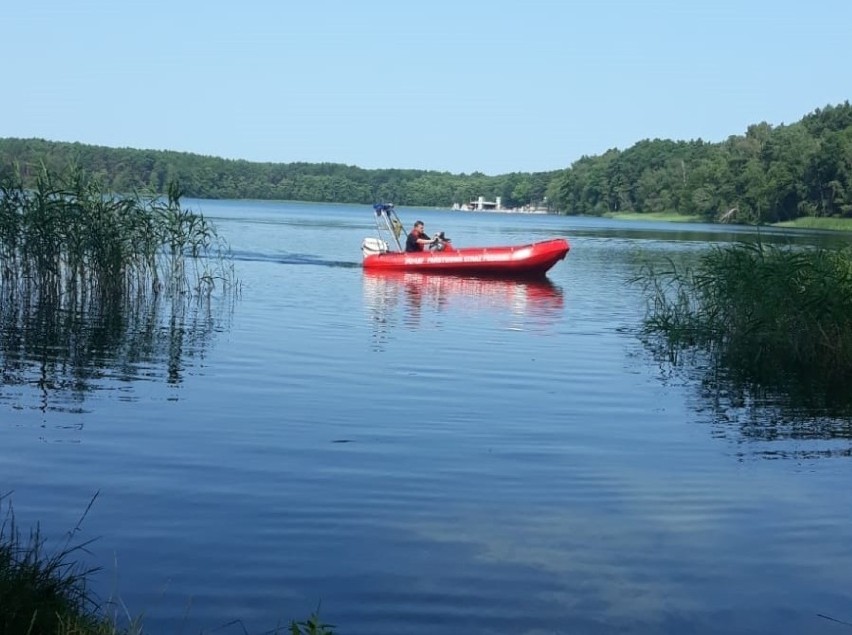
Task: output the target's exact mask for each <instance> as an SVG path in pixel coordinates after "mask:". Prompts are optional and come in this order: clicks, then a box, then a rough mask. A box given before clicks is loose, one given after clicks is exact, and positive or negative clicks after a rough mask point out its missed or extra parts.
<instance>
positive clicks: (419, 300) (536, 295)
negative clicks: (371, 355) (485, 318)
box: [364, 270, 565, 343]
mask: <svg viewBox="0 0 852 635" xmlns="http://www.w3.org/2000/svg"><path fill="white" fill-rule="evenodd" d="M364 301H365V305H366V307H367V309H368V311H369V313H370V316H371V319H372V322H373V325H374V332H375V335H376V340H377V343H380V342H384V341H386V340H387V339H388V337H389V335H390V333H391V331H392V329H393V328H394V327H396V326H398V324H399V323H401V325H402V326H403V327H404V328H408V329H417V328H420V327H421V325H422V323H423V320H424V319H425V318H426V317H427V316H428V315H430V314H439V313H441V312H443V311H448V310H458V311H469V312H475V313H479V312H485V311H491V312H493V313H494V314H497V315H501V316H509V317H510V318H512V320H511V322H510V328H517V329H519V330H527V329H531V328H535V327H540V326H542V325H547V324H552V323H553V322H555V320H556V319H557V318H558V317H559V316H561V315H562V312H563V308H564V304H565V301H564V298H563V293H562V289H561V288H560V287H559V286H557V285H555V284H553V282H551V281H550V280H548V279H547V278H543V279H537V280H500V279H494V278H477V277H470V276H452V275H436V274H424V273H418V272H410V271H369V270H365V271H364Z"/></svg>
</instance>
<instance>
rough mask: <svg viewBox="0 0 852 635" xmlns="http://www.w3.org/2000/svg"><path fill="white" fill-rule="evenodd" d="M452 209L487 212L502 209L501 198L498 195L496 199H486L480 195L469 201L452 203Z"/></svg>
mask: <svg viewBox="0 0 852 635" xmlns="http://www.w3.org/2000/svg"><path fill="white" fill-rule="evenodd" d="M453 209H454V210H459V211H462V212H488V211H497V210H502V209H503V200H502V199H501V198H500V197H499V196H498V197H497V200H496V201H486V200H485V197H484V196H480V197H479V198H478V199H476V200H475V201H471V202H470V203H462V204H461V205H459V204H458V203H453Z"/></svg>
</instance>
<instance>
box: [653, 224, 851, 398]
mask: <svg viewBox="0 0 852 635" xmlns="http://www.w3.org/2000/svg"><path fill="white" fill-rule="evenodd" d="M636 281H637V282H640V283H642V284H643V285H644V288H645V289H646V291H647V293H648V311H647V314H646V317H645V321H644V325H643V336H644V338H645V340H646V342H648V343H649V344H650V345H651V346H652V347H654V348H655V350H656V351H657V352H662V353H664V354H665V356H667V357H668V359H669V360H670V361H672V362H677V361H679V358H680V357H681V356H682V355H683V354H684V353H687V352H692V353H695V354H702V355H705V356H706V357H707V358H708V360H707V361H708V363H709V364H710V366H712V367H713V368H714V369H716V371H717V372H721V373H722V374H724V375H726V376H728V377H734V378H738V379H740V380H742V381H745V382H752V383H754V384H755V385H758V386H763V387H770V388H778V389H781V390H790V389H797V390H800V392H801V393H802V394H821V395H823V396H825V397H826V398H829V399H831V398H832V397H838V396H842V395H844V394H846V393H847V392H848V391H847V390H846V387H847V386H848V385H849V381H850V380H852V249H850V248H843V249H826V248H794V247H786V246H777V245H767V244H765V243H763V242H762V241H759V240H758V241H756V242H753V243H739V244H735V245H728V246H720V247H718V246H717V247H713V248H711V249H709V250H708V251H707V252H706V253H705V254H703V255H702V256H701V257H700V258H699V260H698V262H697V264H695V265H693V266H689V265H676V264H675V263H674V262H671V261H670V262H669V265H668V267H667V268H664V269H660V268H656V267H653V266H650V265H646V266H645V267H644V269H643V271H642V272H641V274H640V275H639V276H638V277H637V278H636Z"/></svg>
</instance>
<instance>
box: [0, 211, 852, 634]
mask: <svg viewBox="0 0 852 635" xmlns="http://www.w3.org/2000/svg"><path fill="white" fill-rule="evenodd" d="M190 207H192V208H194V209H201V210H202V211H203V212H204V213H205V214H206V215H208V216H211V217H213V218H214V219H215V220H216V222H217V225H218V226H219V229H220V231H221V233H222V234H224V235H225V236H226V237H227V238H228V239H229V241H230V243H231V245H232V247H233V250H234V255H235V259H236V265H237V271H238V275H239V276H240V278H241V281H242V286H241V292H240V294H239V297H237V298H235V299H228V300H224V301H219V302H213V303H212V304H210V305H209V306H205V305H197V304H194V303H192V302H187V303H181V304H180V305H179V306H173V305H168V304H166V303H164V304H163V306H150V305H145V306H141V307H140V306H135V307H126V308H125V309H124V311H123V314H122V316H121V319H120V320H118V321H116V320H114V319H112V320H111V319H108V318H107V317H102V318H97V319H95V318H91V317H88V318H86V319H87V320H88V321H84V322H83V325H82V326H80V327H79V328H77V330H76V331H75V332H74V336H73V337H68V336H63V333H64V330H65V329H66V327H64V326H63V324H67V322H64V321H62V320H58V321H57V320H54V321H52V322H51V321H50V318H45V317H44V316H43V315H42V316H41V317H40V318H38V319H36V318H34V317H32V315H31V310H29V309H26V308H23V309H20V308H18V307H14V306H12V307H10V306H9V304H8V303H7V304H6V305H5V306H4V313H3V316H4V317H3V319H4V334H3V340H2V341H3V344H2V350H0V357H1V359H0V361H2V362H3V385H2V388H0V492H10V491H11V492H13V494H12V496H11V499H12V502H13V504H14V508H15V514H16V517H17V520H18V522H19V523H20V524H22V525H23V526H27V525H29V524H31V523H35V522H41V524H42V527H43V529H44V530H45V532H46V533H47V534H48V535H50V536H51V537H53V539H54V541H57V540H59V539H61V537H62V535H63V532H66V531H68V530H70V529H72V528H73V527H74V526H75V524H76V523H77V520H78V518H79V516H80V515H81V514H82V512H83V510H84V509H85V508H86V506H87V505H88V503H89V501H90V500H91V498H92V496H93V495H94V494H95V493H96V492H99V494H98V498H97V500H96V501H95V503H94V505H93V507H92V509H91V511H90V512H89V514H88V516H87V517H86V518H85V521H84V523H83V531H82V533H81V535H80V537H81V538H90V537H99V538H98V540H97V541H96V542H95V543H94V545H93V546H92V547H91V550H92V554H91V556H89V560H88V562H89V563H90V564H96V565H100V566H103V568H104V570H103V571H102V572H101V573H100V574H99V575H98V576H97V577H96V578H95V587H96V588H97V590H98V592H99V594H100V595H101V597H102V598H104V599H109V598H120V599H121V601H123V602H124V604H125V605H126V606H127V608H128V610H129V611H130V613H131V614H138V613H142V612H144V614H145V624H146V625H147V629H148V631H149V632H152V633H197V632H199V631H203V632H216V633H222V632H227V633H243V632H244V631H243V628H245V629H246V630H247V631H248V632H251V633H260V632H266V631H269V630H271V629H273V628H275V626H276V625H277V624H278V623H279V622H281V621H286V620H289V619H290V618H293V617H296V618H303V617H306V616H307V615H308V614H309V613H310V612H311V611H312V610H313V609H315V608H316V607H317V605H318V603H320V602H321V603H322V611H321V613H322V616H323V618H324V619H325V620H326V621H329V622H332V623H334V624H337V626H338V629H339V631H340V632H341V633H370V634H383V633H388V634H390V633H394V634H399V633H410V634H421V633H422V634H426V633H435V632H437V631H438V630H439V629H444V630H445V631H446V632H464V633H592V634H598V633H623V632H629V633H684V632H689V633H719V632H726V633H764V632H774V633H804V632H807V633H838V632H844V631H843V630H842V629H844V628H845V629H847V630H848V627H845V626H842V625H840V624H838V623H837V622H833V621H831V620H829V619H826V617H823V616H828V617H832V618H835V619H839V620H845V621H848V622H852V549H850V545H852V489H850V487H849V483H850V476H852V464H850V453H852V441H850V438H852V424H850V422H849V421H848V420H844V419H837V418H834V419H831V418H829V417H827V416H822V415H820V413H806V412H797V411H796V410H795V409H793V410H791V409H790V408H788V407H785V406H784V404H779V403H775V402H772V401H771V400H768V401H766V402H765V403H764V402H760V401H759V400H758V401H754V400H749V399H746V398H741V396H737V395H730V394H727V393H725V392H724V391H719V390H715V391H714V390H713V389H712V387H710V388H708V386H707V385H706V384H705V383H703V382H702V381H700V373H699V377H693V376H691V375H690V373H679V372H673V371H672V369H670V368H667V367H666V366H665V365H664V364H660V363H658V362H657V361H655V360H654V358H653V357H652V356H651V355H650V353H649V352H648V351H647V350H646V349H645V348H644V347H643V345H642V344H641V342H640V341H639V340H638V338H637V335H636V332H637V329H638V326H639V324H640V320H641V318H642V315H643V313H644V301H643V298H642V296H641V292H640V290H639V289H638V288H637V287H635V286H634V285H631V284H629V283H628V281H629V279H630V278H631V277H632V276H633V275H635V273H636V271H637V268H638V266H639V265H640V263H641V262H643V261H644V260H648V259H650V260H652V261H657V262H664V259H665V258H668V257H680V256H683V255H689V254H691V253H698V251H699V250H701V249H703V248H705V247H706V245H707V244H708V243H711V242H716V241H719V242H724V241H729V240H733V239H736V238H738V237H742V235H743V233H744V232H743V231H741V230H731V229H724V228H718V227H710V226H695V225H691V226H674V225H665V224H651V223H635V222H632V223H618V222H616V221H607V220H602V219H577V218H565V217H551V216H520V215H505V214H470V213H467V214H464V213H461V214H460V213H451V212H442V211H434V210H431V211H430V210H406V209H401V210H400V214H401V215H402V217H403V220H404V221H406V223H407V224H410V223H411V222H413V221H414V219H415V217H418V218H422V219H423V220H425V221H426V225H427V231H438V230H444V231H445V232H446V233H447V235H448V236H450V237H452V238H453V239H454V240H455V241H456V242H457V243H458V244H498V243H515V242H527V241H531V240H537V239H540V238H544V237H547V236H564V237H567V238H568V239H569V240H570V241H571V244H572V249H571V252H570V254H569V256H568V257H567V259H566V260H565V261H564V262H561V263H559V264H558V265H557V266H556V267H555V268H554V269H553V270H552V271H551V273H550V274H549V277H548V281H547V282H544V283H509V282H501V281H490V282H489V281H482V280H470V279H463V278H462V279H460V278H430V277H423V276H416V275H396V276H376V275H367V274H365V273H364V272H363V271H362V270H361V268H360V254H359V251H358V248H359V245H360V242H361V240H362V238H363V237H365V236H368V235H371V233H373V232H372V231H371V223H372V218H371V209H370V208H369V207H356V206H335V205H304V204H287V203H265V202H215V201H192V202H190ZM766 237H767V239H769V240H785V241H787V240H790V241H798V242H803V243H806V242H812V241H815V240H823V239H824V237H821V236H819V235H818V234H812V233H811V234H808V233H799V234H793V233H786V234H785V233H781V232H768V233H767V234H766ZM28 311H30V312H29V313H28ZM63 319H64V318H63ZM69 351H70V352H69ZM233 620H240V621H241V622H240V623H239V624H236V623H231V622H232V621H233Z"/></svg>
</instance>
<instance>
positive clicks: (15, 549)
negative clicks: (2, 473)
mask: <svg viewBox="0 0 852 635" xmlns="http://www.w3.org/2000/svg"><path fill="white" fill-rule="evenodd" d="M92 500H93V501H94V499H92ZM0 501H2V498H0ZM90 507H91V504H90ZM87 511H88V509H87ZM85 515H86V514H85V513H84V514H83V517H85ZM80 522H82V518H81V521H80ZM79 528H80V523H78V525H77V527H76V528H75V529H74V531H72V532H70V533H69V534H68V537H67V539H66V541H65V542H64V543H63V544H62V545H61V546H60V547H58V548H57V549H56V550H52V551H51V550H48V549H47V548H46V544H45V539H44V538H43V537H42V535H41V532H40V530H39V528H38V527H36V528H35V529H34V530H31V531H30V532H29V534H28V535H27V537H24V536H23V535H22V534H21V531H20V529H19V528H18V527H17V525H16V524H15V518H14V514H13V513H12V507H11V504H9V506H8V508H7V511H6V513H5V517H4V520H3V522H2V524H0V633H4V634H5V633H8V634H9V635H12V634H20V635H107V634H111V633H115V632H117V629H116V626H115V624H114V622H112V621H110V620H108V619H106V618H105V617H104V616H103V615H102V614H101V613H100V606H99V605H98V603H97V602H96V601H95V599H94V596H93V595H92V594H91V593H90V591H89V589H88V587H87V579H88V577H89V576H90V575H91V574H92V573H94V572H95V571H96V569H93V568H86V567H84V566H82V565H80V564H79V562H78V561H76V560H75V558H76V557H78V556H80V555H82V553H84V552H85V551H86V547H87V546H88V545H89V544H90V542H91V541H87V542H79V543H74V542H73V540H74V535H75V534H76V532H77V531H78V530H79ZM124 632H126V631H124Z"/></svg>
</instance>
